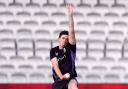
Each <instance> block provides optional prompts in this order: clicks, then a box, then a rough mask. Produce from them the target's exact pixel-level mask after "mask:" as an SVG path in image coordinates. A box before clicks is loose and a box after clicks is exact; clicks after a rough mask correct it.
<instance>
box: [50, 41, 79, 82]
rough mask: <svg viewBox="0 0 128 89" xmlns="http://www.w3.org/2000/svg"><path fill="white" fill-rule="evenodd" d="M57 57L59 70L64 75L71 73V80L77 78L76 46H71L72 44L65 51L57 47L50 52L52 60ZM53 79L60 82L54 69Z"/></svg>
mask: <svg viewBox="0 0 128 89" xmlns="http://www.w3.org/2000/svg"><path fill="white" fill-rule="evenodd" d="M54 57H56V58H57V61H58V65H59V69H60V70H61V73H62V74H65V73H70V76H71V78H74V77H77V73H76V68H75V58H76V45H71V44H70V43H68V44H67V46H66V47H65V48H63V49H59V46H56V47H54V48H52V49H51V50H50V59H52V58H54ZM53 78H54V80H55V81H59V80H60V79H59V77H58V76H57V74H56V73H55V71H54V69H53Z"/></svg>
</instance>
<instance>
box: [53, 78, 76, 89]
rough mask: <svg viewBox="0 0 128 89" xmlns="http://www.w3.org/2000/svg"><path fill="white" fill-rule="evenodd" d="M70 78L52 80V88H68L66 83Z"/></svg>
mask: <svg viewBox="0 0 128 89" xmlns="http://www.w3.org/2000/svg"><path fill="white" fill-rule="evenodd" d="M72 79H75V80H76V78H72ZM70 80H71V79H69V80H64V81H59V82H54V83H53V85H52V89H68V83H69V81H70ZM76 81H77V80H76ZM77 86H78V82H77Z"/></svg>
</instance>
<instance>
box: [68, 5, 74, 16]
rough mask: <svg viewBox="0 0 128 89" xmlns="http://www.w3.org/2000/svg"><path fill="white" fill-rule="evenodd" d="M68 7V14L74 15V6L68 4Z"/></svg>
mask: <svg viewBox="0 0 128 89" xmlns="http://www.w3.org/2000/svg"><path fill="white" fill-rule="evenodd" d="M66 7H67V10H68V14H69V15H72V14H73V8H74V6H73V5H72V4H66Z"/></svg>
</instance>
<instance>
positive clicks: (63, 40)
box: [59, 30, 68, 48]
mask: <svg viewBox="0 0 128 89" xmlns="http://www.w3.org/2000/svg"><path fill="white" fill-rule="evenodd" d="M67 43H68V31H65V30H64V31H61V32H60V34H59V46H61V47H62V48H64V47H65V46H66V45H67Z"/></svg>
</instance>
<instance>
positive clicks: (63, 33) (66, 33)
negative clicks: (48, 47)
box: [59, 30, 68, 38]
mask: <svg viewBox="0 0 128 89" xmlns="http://www.w3.org/2000/svg"><path fill="white" fill-rule="evenodd" d="M62 35H68V31H65V30H64V31H61V32H60V34H59V38H60V37H61V36H62Z"/></svg>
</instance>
